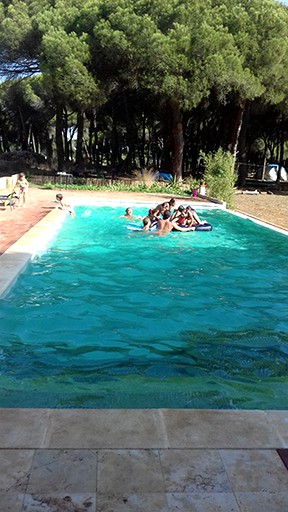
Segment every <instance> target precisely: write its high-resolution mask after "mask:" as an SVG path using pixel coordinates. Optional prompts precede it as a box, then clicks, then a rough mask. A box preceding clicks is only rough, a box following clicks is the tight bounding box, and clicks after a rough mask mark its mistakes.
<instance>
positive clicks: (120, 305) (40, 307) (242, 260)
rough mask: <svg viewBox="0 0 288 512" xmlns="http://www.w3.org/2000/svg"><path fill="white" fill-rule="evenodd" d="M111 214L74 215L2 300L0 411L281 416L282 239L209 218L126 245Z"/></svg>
mask: <svg viewBox="0 0 288 512" xmlns="http://www.w3.org/2000/svg"><path fill="white" fill-rule="evenodd" d="M122 210H123V209H122V208H121V209H119V208H112V207H103V208H96V207H92V206H91V207H89V208H87V207H86V208H84V207H78V208H77V209H76V212H77V217H76V218H75V219H71V218H68V217H67V219H66V220H65V222H64V224H63V226H62V229H61V230H60V231H59V233H58V234H57V236H56V237H55V239H54V240H53V243H52V244H51V245H50V247H49V248H48V250H47V251H46V252H45V253H43V254H42V255H40V256H38V257H36V258H35V259H34V260H33V261H32V262H31V263H30V264H29V266H28V267H27V269H26V271H25V272H24V273H23V274H21V275H20V276H19V279H18V281H17V283H16V285H15V286H14V287H13V288H12V289H11V291H10V292H9V294H8V295H7V296H6V297H5V298H4V299H2V300H1V301H0V335H1V351H0V359H1V372H0V389H1V391H0V406H1V407H55V408H56V407H57V408H58V407H64V408H65V407H76V408H85V407H86V408H154V407H157V408H158V407H159V408H161V407H164V408H166V407H167V408H213V409H215V408H217V409H221V408H225V409H227V408H239V409H286V408H287V383H288V334H287V330H288V325H287V318H288V315H287V314H288V293H287V292H288V278H287V270H286V269H287V256H288V249H287V237H285V236H284V235H281V234H279V233H276V232H273V231H271V230H268V229H266V228H262V227H259V226H257V225H256V224H254V223H253V222H251V221H249V220H243V219H239V218H238V217H235V216H232V215H231V214H229V213H228V212H225V211H220V210H214V211H207V212H206V211H205V214H204V213H203V214H202V216H204V217H205V218H206V220H207V221H208V222H210V223H211V224H212V225H213V231H212V232H211V233H184V234H183V233H170V234H169V235H167V236H165V237H158V236H155V234H153V233H145V234H144V233H131V232H129V231H128V230H127V229H126V226H127V221H126V220H125V219H121V218H119V215H120V214H121V213H122ZM145 211H146V210H138V211H137V213H138V212H139V213H141V214H142V213H144V212H145Z"/></svg>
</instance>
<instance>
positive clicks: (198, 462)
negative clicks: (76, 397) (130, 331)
mask: <svg viewBox="0 0 288 512" xmlns="http://www.w3.org/2000/svg"><path fill="white" fill-rule="evenodd" d="M58 221H59V222H60V221H61V212H57V211H53V212H51V213H50V214H49V215H48V216H47V217H45V218H44V219H43V220H42V221H41V222H40V223H39V224H37V225H36V226H35V227H34V228H33V229H32V230H31V231H29V232H28V233H26V235H25V236H24V237H23V238H22V239H21V240H19V241H18V242H17V243H16V245H14V246H11V247H10V248H9V250H8V251H6V252H5V253H4V254H3V255H2V256H1V258H0V265H1V266H0V269H1V274H0V295H1V294H2V293H4V292H5V290H7V289H8V288H9V286H10V285H11V282H13V281H14V280H15V279H16V277H17V274H18V272H19V269H20V268H23V267H24V266H25V265H26V263H27V262H28V261H29V259H30V256H31V252H32V253H33V252H35V247H36V246H35V245H33V244H35V243H37V247H39V243H40V246H41V243H43V245H44V244H45V242H46V238H45V236H46V237H47V230H48V231H49V235H50V236H52V235H53V229H54V230H55V227H56V226H57V222H58ZM51 226H53V229H52V230H51ZM45 232H46V235H44V233H45ZM54 232H55V231H54ZM35 237H36V239H37V242H35ZM279 449H282V452H281V455H282V456H283V454H284V457H285V455H286V454H287V453H288V451H286V449H288V412H287V411H231V410H229V411H217V410H177V409H169V410H168V409H167V410H164V409H154V410H153V409H152V410H151V409H150V410H140V409H139V410H115V409H111V410H109V409H108V410H72V409H67V410H51V409H0V467H1V472H0V512H10V511H11V512H24V511H25V512H62V511H63V512H67V511H68V512H72V511H73V512H83V511H89V512H130V511H135V512H136V511H137V512H144V511H145V512H160V511H161V512H166V511H167V512H172V511H173V512H174V511H175V512H176V511H177V512H179V511H180V512H194V511H195V512H216V511H218V512H220V511H221V512H258V511H259V512H286V511H288V471H287V469H286V467H285V465H284V463H283V461H282V460H281V458H280V456H279V454H278V452H277V450H279Z"/></svg>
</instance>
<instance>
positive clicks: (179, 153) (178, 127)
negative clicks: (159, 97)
mask: <svg viewBox="0 0 288 512" xmlns="http://www.w3.org/2000/svg"><path fill="white" fill-rule="evenodd" d="M171 120H172V140H173V154H172V173H173V176H174V178H175V179H176V180H177V181H180V180H182V165H183V151H184V136H183V115H182V112H181V109H180V105H179V104H178V103H177V102H171Z"/></svg>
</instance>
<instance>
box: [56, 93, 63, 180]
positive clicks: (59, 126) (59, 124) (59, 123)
mask: <svg viewBox="0 0 288 512" xmlns="http://www.w3.org/2000/svg"><path fill="white" fill-rule="evenodd" d="M62 130H63V109H62V105H60V104H59V103H57V107H56V148H57V168H58V171H59V172H61V171H62V170H63V164H64V148H63V134H62Z"/></svg>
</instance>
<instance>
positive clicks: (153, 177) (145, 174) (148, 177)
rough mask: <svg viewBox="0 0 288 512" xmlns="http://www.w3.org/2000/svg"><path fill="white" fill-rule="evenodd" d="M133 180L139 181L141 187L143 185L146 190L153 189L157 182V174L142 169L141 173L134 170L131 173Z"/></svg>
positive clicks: (151, 170) (152, 170) (150, 170)
mask: <svg viewBox="0 0 288 512" xmlns="http://www.w3.org/2000/svg"><path fill="white" fill-rule="evenodd" d="M133 176H134V178H135V179H136V180H137V181H140V183H141V184H142V185H145V186H146V187H147V188H148V189H149V188H151V187H153V185H154V183H155V182H156V181H157V179H158V176H159V173H158V172H155V171H154V169H146V168H145V169H142V170H141V171H139V170H136V171H134V173H133Z"/></svg>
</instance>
